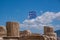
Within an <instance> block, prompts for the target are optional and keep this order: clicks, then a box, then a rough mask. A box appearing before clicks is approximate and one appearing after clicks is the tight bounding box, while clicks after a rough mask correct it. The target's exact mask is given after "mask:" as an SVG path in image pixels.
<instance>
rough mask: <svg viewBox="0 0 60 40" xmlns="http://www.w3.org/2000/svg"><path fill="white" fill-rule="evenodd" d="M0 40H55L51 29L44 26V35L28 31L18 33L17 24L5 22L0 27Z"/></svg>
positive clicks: (55, 36)
mask: <svg viewBox="0 0 60 40" xmlns="http://www.w3.org/2000/svg"><path fill="white" fill-rule="evenodd" d="M0 40H57V35H56V33H55V32H54V29H53V27H48V26H44V34H42V35H40V34H36V33H32V32H31V31H30V30H24V31H19V23H17V22H6V27H2V26H0Z"/></svg>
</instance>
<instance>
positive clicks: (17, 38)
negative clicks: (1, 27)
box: [3, 37, 19, 40]
mask: <svg viewBox="0 0 60 40" xmlns="http://www.w3.org/2000/svg"><path fill="white" fill-rule="evenodd" d="M3 39H4V40H19V37H3Z"/></svg>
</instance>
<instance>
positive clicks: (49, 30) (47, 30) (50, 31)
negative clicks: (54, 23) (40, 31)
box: [44, 26, 54, 34]
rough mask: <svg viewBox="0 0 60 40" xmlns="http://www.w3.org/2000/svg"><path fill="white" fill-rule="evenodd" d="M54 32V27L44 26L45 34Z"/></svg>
mask: <svg viewBox="0 0 60 40" xmlns="http://www.w3.org/2000/svg"><path fill="white" fill-rule="evenodd" d="M53 32H54V29H53V27H48V26H44V34H47V33H53Z"/></svg>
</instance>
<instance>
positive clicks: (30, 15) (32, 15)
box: [29, 11, 37, 19]
mask: <svg viewBox="0 0 60 40" xmlns="http://www.w3.org/2000/svg"><path fill="white" fill-rule="evenodd" d="M36 17H37V15H36V11H30V12H29V19H34V18H36Z"/></svg>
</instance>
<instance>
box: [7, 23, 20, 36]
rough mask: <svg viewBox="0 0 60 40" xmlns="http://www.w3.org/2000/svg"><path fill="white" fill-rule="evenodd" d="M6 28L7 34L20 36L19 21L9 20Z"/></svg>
mask: <svg viewBox="0 0 60 40" xmlns="http://www.w3.org/2000/svg"><path fill="white" fill-rule="evenodd" d="M6 29H7V36H9V37H19V23H17V22H7V23H6Z"/></svg>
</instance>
